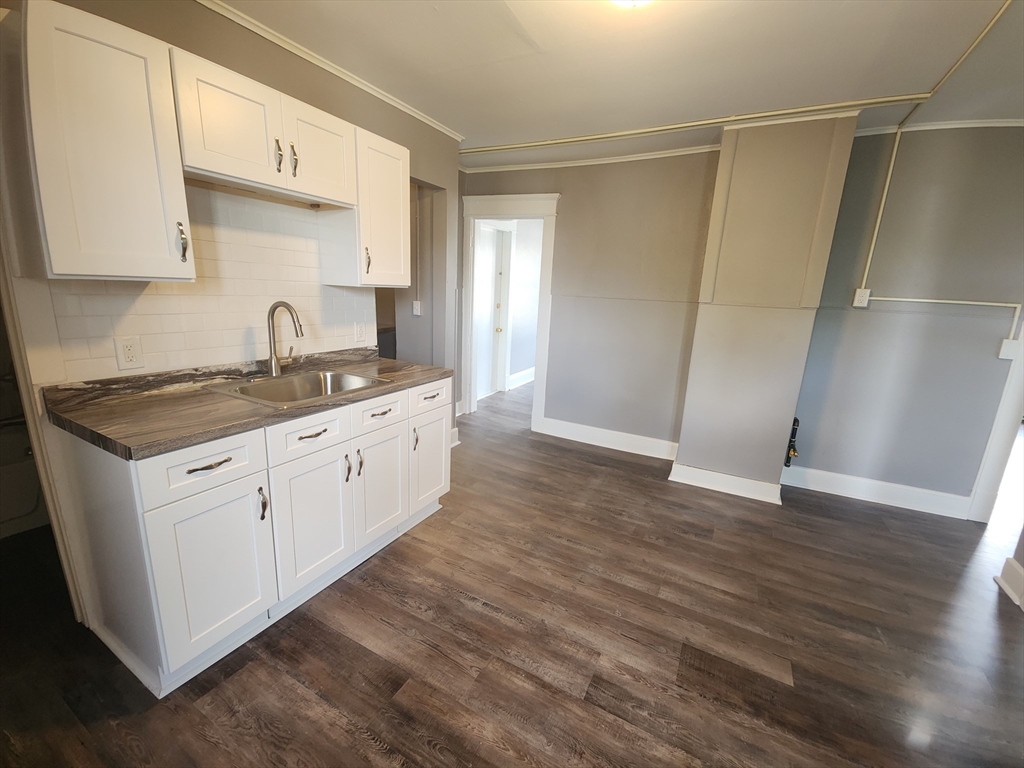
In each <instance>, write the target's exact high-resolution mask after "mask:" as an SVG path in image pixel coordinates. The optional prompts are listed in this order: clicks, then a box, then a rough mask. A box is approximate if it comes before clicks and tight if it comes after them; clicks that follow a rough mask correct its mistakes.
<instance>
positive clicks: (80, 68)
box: [26, 2, 195, 280]
mask: <svg viewBox="0 0 1024 768" xmlns="http://www.w3.org/2000/svg"><path fill="white" fill-rule="evenodd" d="M26 6H27V7H26V70H27V79H28V95H29V104H30V122H31V132H32V139H33V145H34V150H35V152H34V159H35V169H36V179H37V183H38V188H39V197H40V201H41V203H42V206H41V207H42V214H43V224H44V228H45V231H46V245H47V251H48V265H49V273H50V275H51V276H53V277H72V276H83V277H114V278H129V279H131V278H136V279H147V280H157V279H167V278H169V279H191V278H194V277H195V265H194V261H193V259H192V257H191V254H190V253H189V252H188V250H187V243H189V242H190V241H191V233H190V231H189V222H188V208H187V206H186V203H185V184H184V180H183V179H182V175H181V154H180V150H179V148H178V130H177V120H176V118H175V115H174V96H173V93H172V88H171V71H170V64H169V61H168V54H167V52H168V46H167V44H166V43H162V42H160V41H159V40H155V39H154V38H152V37H148V36H146V35H143V34H140V33H139V32H135V31H133V30H131V29H127V28H126V27H122V26H120V25H119V24H114V23H112V22H110V21H107V20H106V19H101V18H99V17H98V16H93V15H92V14H88V13H84V12H82V11H79V10H77V9H75V8H69V7H68V6H66V5H62V4H58V3H52V2H32V3H27V4H26Z"/></svg>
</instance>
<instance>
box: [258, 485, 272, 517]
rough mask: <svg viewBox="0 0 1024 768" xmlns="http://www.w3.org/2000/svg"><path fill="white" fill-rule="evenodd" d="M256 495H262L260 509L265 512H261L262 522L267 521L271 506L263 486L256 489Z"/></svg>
mask: <svg viewBox="0 0 1024 768" xmlns="http://www.w3.org/2000/svg"><path fill="white" fill-rule="evenodd" d="M256 493H258V494H259V495H260V507H261V508H262V510H263V511H262V512H260V520H266V519H267V507H268V506H269V505H270V501H269V500H268V499H267V497H266V496H265V495H264V494H263V486H262V485H261V486H260V487H259V488H257V489H256Z"/></svg>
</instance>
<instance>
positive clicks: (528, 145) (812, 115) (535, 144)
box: [459, 93, 931, 155]
mask: <svg viewBox="0 0 1024 768" xmlns="http://www.w3.org/2000/svg"><path fill="white" fill-rule="evenodd" d="M930 95H931V94H930V93H909V94H903V95H900V96H880V97H878V98H874V99H859V100H856V101H843V102H835V103H833V104H815V105H812V106H809V107H791V108H788V109H774V110H771V111H768V112H751V113H748V114H743V115H729V116H727V117H711V118H707V119H705V120H691V121H689V122H685V123H673V124H671V125H657V126H652V127H650V128H636V129H633V130H628V131H614V132H612V133H593V134H589V135H587V136H567V137H565V138H561V139H542V140H539V141H526V142H522V143H519V144H496V145H493V146H489V147H467V148H465V149H460V150H459V154H460V155H479V154H486V153H490V152H509V151H512V150H516V149H539V148H542V147H558V146H564V145H566V144H590V143H593V142H595V141H613V140H616V139H630V138H636V137H639V136H657V135H660V134H663V133H675V132H677V131H688V130H691V129H693V128H714V127H718V126H721V127H726V126H730V125H736V124H743V123H747V124H756V123H762V124H763V123H765V122H767V121H776V122H789V121H791V120H796V119H811V120H814V119H824V118H829V117H834V116H839V115H846V114H850V113H854V112H856V111H858V110H862V109H868V108H870V107H885V106H890V105H893V104H911V103H918V102H922V101H925V100H927V99H928V97H929V96H930Z"/></svg>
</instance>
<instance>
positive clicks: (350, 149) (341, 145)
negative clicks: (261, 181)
mask: <svg viewBox="0 0 1024 768" xmlns="http://www.w3.org/2000/svg"><path fill="white" fill-rule="evenodd" d="M281 107H282V114H283V118H284V134H285V139H286V142H287V146H286V147H285V181H286V183H287V184H288V189H291V190H295V191H296V192H302V193H304V194H307V195H311V196H313V197H319V198H322V199H324V200H328V201H331V202H336V203H342V204H345V205H352V206H354V205H355V204H356V202H357V199H358V189H357V184H356V129H355V126H353V125H352V124H351V123H347V122H345V121H344V120H342V119H341V118H338V117H335V116H334V115H329V114H327V113H326V112H323V111H321V110H319V109H316V108H315V107H311V106H309V105H308V104H303V103H302V102H301V101H298V100H297V99H293V98H291V97H290V96H281Z"/></svg>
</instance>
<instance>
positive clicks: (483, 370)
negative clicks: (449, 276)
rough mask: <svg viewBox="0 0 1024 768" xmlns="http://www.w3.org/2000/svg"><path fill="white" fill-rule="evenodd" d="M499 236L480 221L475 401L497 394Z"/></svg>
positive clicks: (475, 268)
mask: <svg viewBox="0 0 1024 768" xmlns="http://www.w3.org/2000/svg"><path fill="white" fill-rule="evenodd" d="M499 235H500V233H499V232H498V231H497V230H495V229H492V228H491V227H487V226H484V225H482V224H480V223H479V222H478V223H477V225H476V232H475V233H474V247H473V383H474V386H475V390H476V391H475V392H474V394H473V398H472V399H473V400H474V401H475V400H478V399H480V398H482V397H486V396H487V395H489V394H491V393H493V392H494V337H495V332H494V329H495V328H497V327H498V326H497V325H495V323H496V321H497V318H496V316H495V306H494V305H495V303H496V300H495V293H494V287H495V281H496V276H497V275H496V273H497V269H496V265H497V260H498V253H499V250H498V247H499V242H500V241H499Z"/></svg>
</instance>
